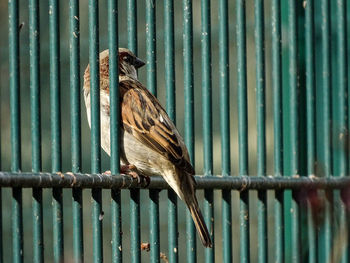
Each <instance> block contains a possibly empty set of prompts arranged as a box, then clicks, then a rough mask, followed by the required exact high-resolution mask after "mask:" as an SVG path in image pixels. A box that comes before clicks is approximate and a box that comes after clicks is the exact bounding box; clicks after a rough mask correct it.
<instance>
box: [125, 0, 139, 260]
mask: <svg viewBox="0 0 350 263" xmlns="http://www.w3.org/2000/svg"><path fill="white" fill-rule="evenodd" d="M127 17H128V21H127V27H128V48H129V49H130V50H131V51H132V52H134V54H136V55H137V7H136V0H128V1H127ZM130 217H131V218H130V235H131V250H130V252H131V262H133V263H138V262H140V261H141V251H140V242H141V237H140V190H138V189H132V190H130Z"/></svg>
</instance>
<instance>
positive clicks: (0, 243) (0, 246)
mask: <svg viewBox="0 0 350 263" xmlns="http://www.w3.org/2000/svg"><path fill="white" fill-rule="evenodd" d="M0 169H1V164H0ZM2 208H3V206H2V188H0V262H4V248H3V245H4V242H3V238H2V233H3V230H2V228H3V223H2V214H3V213H2Z"/></svg>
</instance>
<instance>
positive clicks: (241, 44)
mask: <svg viewBox="0 0 350 263" xmlns="http://www.w3.org/2000/svg"><path fill="white" fill-rule="evenodd" d="M236 13H237V14H236V19H237V28H236V40H237V107H238V150H239V175H240V176H242V175H248V134H247V133H248V109H247V57H246V56H247V45H246V5H245V0H238V1H237V2H236ZM239 203H240V204H239V207H240V208H239V215H240V216H239V220H240V224H239V225H240V262H241V263H244V262H250V252H249V242H250V241H249V240H250V239H249V193H248V191H242V192H240V202H239Z"/></svg>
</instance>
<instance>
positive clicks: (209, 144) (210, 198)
mask: <svg viewBox="0 0 350 263" xmlns="http://www.w3.org/2000/svg"><path fill="white" fill-rule="evenodd" d="M210 12H211V9H210V0H202V1H201V32H202V34H201V44H202V45H201V50H202V54H201V56H202V105H203V108H202V111H203V112H202V116H203V147H204V148H203V150H204V156H203V158H204V159H203V161H204V171H203V173H204V175H205V176H212V175H213V127H212V125H213V124H212V75H211V63H212V60H211V15H210ZM203 216H204V220H205V223H206V225H207V227H208V231H209V233H210V238H211V241H212V243H213V247H212V248H206V249H205V262H207V263H209V262H214V260H215V239H214V233H215V232H214V195H213V191H212V190H205V191H204V206H203Z"/></svg>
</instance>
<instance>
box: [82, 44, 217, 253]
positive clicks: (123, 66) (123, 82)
mask: <svg viewBox="0 0 350 263" xmlns="http://www.w3.org/2000/svg"><path fill="white" fill-rule="evenodd" d="M143 65H144V63H143V62H142V61H141V60H140V59H138V58H137V57H136V56H135V55H134V54H133V53H132V52H131V51H129V50H127V49H122V48H120V49H119V92H120V107H121V120H122V127H121V148H120V152H121V165H122V166H123V165H133V166H135V167H136V169H137V171H138V172H139V173H141V174H143V175H146V176H152V175H160V176H162V177H163V178H164V179H165V180H166V181H167V183H168V184H169V185H170V186H171V188H172V189H173V190H174V191H175V192H176V194H177V195H178V196H179V197H180V199H182V200H183V201H184V202H185V203H186V205H187V207H188V208H189V210H190V213H191V215H192V218H193V221H194V223H195V226H196V228H197V231H198V233H199V236H200V239H201V241H202V243H203V245H204V246H206V247H211V246H212V243H211V240H210V235H209V232H208V230H207V227H206V225H205V222H204V219H203V216H202V214H201V211H200V209H199V205H198V202H197V199H196V196H195V184H196V183H195V180H194V177H193V175H194V173H195V172H194V169H193V166H192V165H191V163H190V158H189V154H188V151H187V148H186V146H185V143H184V141H183V139H182V137H181V136H180V134H179V132H178V131H177V129H176V127H175V125H174V123H173V122H172V121H171V120H170V118H169V116H168V114H167V113H166V111H165V110H164V109H163V107H162V106H161V105H160V103H159V101H158V100H157V98H156V97H154V96H153V95H152V94H151V93H150V92H149V91H148V90H147V89H146V88H145V87H144V86H143V85H142V84H141V83H140V82H139V81H138V80H137V73H136V69H137V68H139V67H141V66H143ZM108 73H109V67H108V50H105V51H103V52H101V53H100V99H101V146H102V148H103V149H104V150H105V151H106V152H107V154H110V128H109V118H110V117H109V79H108V75H109V74H108ZM84 98H85V105H86V108H87V115H88V121H89V125H90V72H89V66H88V67H87V69H86V70H85V74H84Z"/></svg>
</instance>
